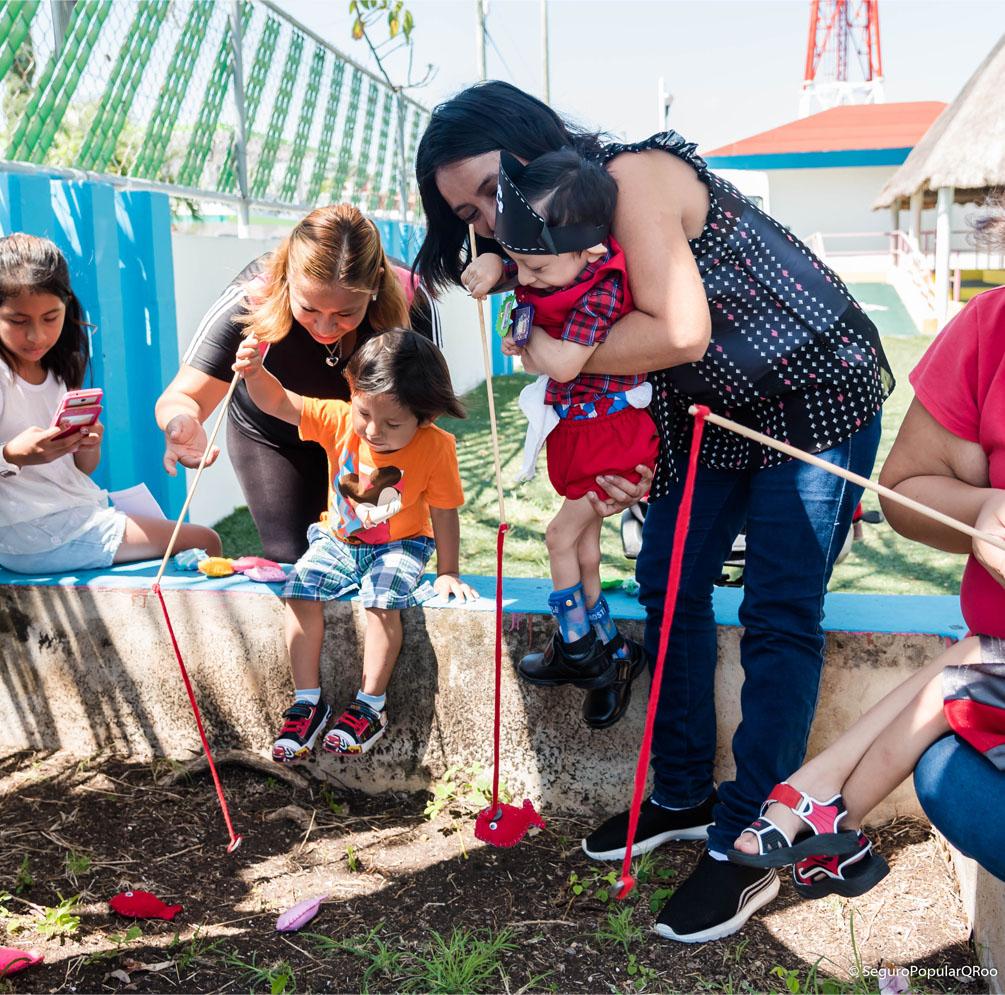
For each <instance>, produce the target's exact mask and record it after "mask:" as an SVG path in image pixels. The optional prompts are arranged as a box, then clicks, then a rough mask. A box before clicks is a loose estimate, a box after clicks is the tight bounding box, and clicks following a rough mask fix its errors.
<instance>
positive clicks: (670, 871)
mask: <svg viewBox="0 0 1005 995" xmlns="http://www.w3.org/2000/svg"><path fill="white" fill-rule="evenodd" d="M222 776H223V782H224V786H225V789H226V792H227V797H228V800H229V803H230V807H231V812H232V815H233V819H234V822H235V825H236V827H237V830H238V832H240V833H242V834H243V835H244V837H245V841H244V844H243V846H242V847H241V848H240V849H239V850H238V852H237V853H236V854H235V855H233V856H227V855H226V853H225V846H224V845H225V843H226V841H227V836H226V832H225V831H224V828H223V824H222V821H221V819H220V816H219V812H218V809H217V806H216V800H215V795H214V793H213V788H212V783H211V781H210V780H209V778H208V777H207V776H206V775H204V774H202V775H192V776H182V777H180V778H179V771H178V770H177V768H176V766H175V767H172V765H171V764H169V763H167V762H159V763H157V764H154V765H142V764H136V763H129V762H125V761H123V760H120V759H116V758H113V757H98V758H91V759H89V760H86V761H78V760H76V759H71V758H68V757H66V756H65V755H62V754H54V755H44V754H24V753H22V754H16V755H10V756H6V757H2V758H0V827H2V828H0V917H2V918H0V929H2V930H3V932H4V933H5V934H6V936H5V938H3V939H2V941H0V942H2V943H4V944H7V945H10V946H17V947H20V948H22V949H28V950H37V951H39V952H41V953H43V954H44V956H45V963H44V964H42V965H40V966H38V967H35V968H32V969H30V970H28V971H25V972H23V973H21V974H18V975H15V976H11V977H9V978H7V979H0V991H14V992H77V993H80V992H106V991H107V992H113V991H136V992H246V991H265V992H273V993H276V995H279V993H282V992H294V991H296V992H329V991H337V992H366V991H370V992H385V991H386V992H395V991H439V992H479V991H485V992H497V991H498V992H507V993H509V992H514V993H515V992H519V991H533V992H537V991H545V992H622V991H624V992H633V991H639V992H642V991H675V992H692V991H715V992H723V991H728V992H746V991H779V992H786V991H793V992H799V991H811V992H812V991H826V992H838V991H855V992H860V991H861V992H864V991H875V990H877V987H876V979H875V978H874V977H868V969H869V968H870V967H874V966H876V965H877V964H878V963H879V962H880V961H886V962H892V963H894V964H896V965H904V966H908V965H916V966H917V967H944V968H961V967H965V966H967V965H973V964H974V963H975V960H974V954H973V950H972V949H971V946H970V945H969V943H968V938H967V937H968V931H967V927H966V923H965V919H964V916H963V912H962V908H961V906H960V902H959V897H958V895H957V893H956V888H955V883H954V880H953V877H952V874H951V872H950V870H949V867H948V864H947V861H946V857H945V854H944V853H943V852H942V850H941V848H940V846H939V844H938V842H937V841H936V840H935V839H933V838H932V836H931V834H930V833H929V831H928V830H927V828H926V827H925V826H923V825H921V824H919V823H915V822H911V821H898V822H896V823H892V824H890V825H887V826H884V827H881V828H880V830H879V832H878V838H879V848H880V850H881V851H882V852H883V853H884V855H885V856H886V857H887V858H888V859H889V860H890V862H891V865H892V872H891V874H890V875H889V876H888V878H887V879H886V880H885V881H884V882H883V883H882V884H880V885H879V886H878V887H877V888H875V889H874V890H873V891H872V892H870V893H869V894H868V895H866V896H864V897H863V898H860V899H858V900H855V901H852V902H849V901H845V900H843V899H837V898H832V899H825V900H823V901H820V902H803V901H800V900H799V899H798V898H797V896H796V895H795V893H794V892H793V890H792V888H791V887H790V885H789V884H788V883H787V882H786V883H783V887H782V891H781V894H780V895H779V898H778V899H777V900H776V901H775V903H774V904H773V905H772V906H770V907H769V909H768V910H767V911H766V913H765V914H760V915H758V916H756V917H755V918H754V919H753V920H752V921H751V922H750V923H749V924H748V926H747V928H746V929H744V930H743V931H742V932H741V933H740V934H738V935H736V936H733V937H730V938H728V939H726V940H722V941H719V942H716V943H707V944H702V945H698V946H684V945H677V944H670V943H666V942H664V941H661V940H659V939H658V938H657V937H656V936H655V935H654V934H652V933H651V932H650V927H651V925H652V922H653V919H654V916H653V911H652V910H653V909H654V908H656V909H658V908H659V906H660V904H661V902H662V901H663V899H664V898H665V896H666V895H667V894H668V893H669V890H670V889H672V888H673V886H674V884H675V882H676V881H678V880H680V879H681V877H682V876H683V875H685V874H686V873H687V871H688V869H689V868H690V866H691V865H692V863H693V862H694V861H695V859H696V858H697V854H698V844H671V845H669V846H667V847H664V848H662V849H661V850H659V851H658V852H657V853H656V854H654V855H653V858H649V859H646V860H644V861H643V862H642V864H641V866H640V868H639V877H640V884H639V887H638V888H637V889H636V893H635V894H634V895H633V896H632V897H631V898H630V899H629V901H628V902H626V903H624V905H622V903H615V902H613V901H612V900H611V898H610V896H609V894H608V890H609V887H610V883H609V881H608V880H605V875H607V874H608V873H609V872H613V871H614V870H615V868H614V866H613V865H600V864H594V863H591V862H590V861H588V860H587V859H586V858H585V857H584V855H583V854H582V852H581V850H580V848H579V840H580V838H581V836H582V835H583V834H584V832H586V831H588V829H589V828H590V827H589V826H588V825H586V824H584V823H582V822H576V821H574V820H570V819H562V818H555V817H550V816H549V813H547V812H546V813H543V814H544V815H545V817H546V818H548V820H549V826H548V829H547V830H545V831H542V832H540V833H537V834H536V835H534V836H533V837H528V839H526V840H525V841H524V842H523V843H522V844H520V845H519V846H517V847H515V848H513V849H511V850H496V849H492V848H489V847H485V846H484V845H482V844H481V843H479V842H478V841H476V840H475V838H474V836H473V832H472V830H473V821H472V812H473V811H474V810H475V808H476V806H475V805H474V804H473V802H472V801H471V800H470V799H468V798H466V797H465V795H466V794H467V792H468V790H469V788H470V785H468V784H466V783H465V779H464V777H463V776H461V775H460V774H458V775H457V776H456V777H455V778H454V783H453V786H451V785H447V786H446V787H444V789H443V790H441V792H440V793H439V795H438V796H437V797H436V798H435V799H434V805H433V808H434V809H435V810H436V811H435V813H434V815H433V816H432V817H429V816H427V815H426V814H424V810H425V809H426V807H427V804H428V803H429V801H430V796H429V795H423V796H384V797H380V798H368V797H364V796H360V795H352V794H349V793H344V792H338V791H332V790H330V789H320V788H319V787H317V786H316V785H314V786H313V787H312V786H306V785H305V786H303V787H295V786H293V785H291V784H287V783H284V782H283V781H281V780H278V779H277V778H276V777H274V776H271V775H270V772H269V771H268V770H265V771H263V772H259V771H253V770H250V769H246V768H244V767H241V766H234V765H227V766H225V767H223V768H222ZM172 778H174V779H175V780H174V781H173V782H172ZM169 782H170V783H169ZM626 793H627V789H626ZM287 806H292V807H291V808H287ZM612 879H613V876H612ZM128 888H142V889H146V890H149V891H152V892H154V893H155V894H157V895H158V896H159V897H161V898H162V899H164V900H165V901H166V902H171V903H180V904H182V905H183V906H184V909H183V911H182V912H181V913H180V914H179V916H178V917H177V919H176V920H175V921H174V922H158V921H144V922H141V923H132V922H131V921H129V920H125V919H122V918H120V917H118V916H116V915H114V914H112V913H110V911H109V908H108V905H107V900H108V899H109V898H110V897H112V895H114V894H115V893H116V892H118V891H121V890H125V889H128ZM321 895H326V896H328V900H327V901H326V903H325V904H324V905H323V907H322V909H321V912H320V913H319V915H318V916H317V918H316V919H315V920H314V921H313V922H312V923H311V924H310V925H309V926H307V927H306V929H305V930H304V931H303V932H300V933H287V934H280V933H277V932H276V931H275V929H274V926H275V920H276V916H277V914H278V913H279V912H280V911H282V910H284V909H286V908H287V907H289V906H291V905H293V904H294V903H295V902H298V901H300V900H302V899H304V898H309V897H314V896H321ZM74 899H76V900H75V901H74ZM61 902H62V903H63V904H62V906H60V903H61ZM829 979H833V980H829ZM949 989H952V990H954V991H961V990H963V991H975V992H976V991H981V990H986V984H985V983H983V982H979V981H974V982H971V983H969V984H968V983H966V982H965V981H963V980H953V979H945V978H943V979H936V980H933V981H923V982H920V981H916V982H915V983H914V990H917V991H940V990H949Z"/></svg>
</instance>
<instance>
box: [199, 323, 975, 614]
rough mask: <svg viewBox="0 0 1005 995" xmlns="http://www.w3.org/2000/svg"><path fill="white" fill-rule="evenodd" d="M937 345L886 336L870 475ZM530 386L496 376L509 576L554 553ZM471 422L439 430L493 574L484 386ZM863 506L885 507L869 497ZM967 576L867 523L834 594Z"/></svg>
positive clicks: (469, 547)
mask: <svg viewBox="0 0 1005 995" xmlns="http://www.w3.org/2000/svg"><path fill="white" fill-rule="evenodd" d="M930 341H931V340H930V339H928V338H927V337H924V336H917V335H915V336H897V337H892V336H891V337H887V338H886V340H885V343H884V344H885V346H886V350H887V355H888V356H889V358H890V363H891V365H892V366H893V371H894V374H895V376H896V378H897V389H896V390H895V391H894V393H893V396H892V397H891V398H890V400H889V401H888V402H887V405H886V409H885V412H884V428H883V439H882V442H881V443H880V449H879V456H878V458H877V460H876V470H875V472H874V474H873V479H875V477H876V476H878V474H879V468H880V467H881V466H882V465H883V460H884V459H885V458H886V455H887V453H888V452H889V451H890V446H891V445H892V444H893V440H894V437H895V436H896V434H897V427H898V426H899V425H900V423H901V421H902V420H903V418H904V415H905V413H906V412H907V409H908V407H909V405H910V403H911V398H912V397H913V396H914V395H913V392H912V390H911V386H910V384H909V383H908V380H907V377H908V374H909V373H910V371H911V369H912V368H913V367H914V365H915V363H917V361H918V359H919V358H920V357H921V354H922V353H923V352H924V350H925V348H926V347H927V346H928V344H929V342H930ZM531 380H532V378H531V377H529V376H526V375H525V374H513V375H512V376H507V377H499V378H497V379H496V380H495V382H494V389H495V402H496V413H497V416H498V418H499V437H500V456H501V461H502V467H503V481H504V485H505V488H506V514H507V517H508V518H509V522H510V530H509V532H508V533H507V536H506V575H507V576H508V577H547V576H548V554H547V550H546V549H545V545H544V540H543V536H544V529H545V526H546V525H547V524H548V522H549V521H550V520H551V518H552V516H553V515H554V513H555V512H556V511H557V509H558V504H559V498H558V497H557V496H556V495H555V494H554V493H553V492H552V490H551V485H550V483H549V482H548V474H547V471H546V470H545V468H544V458H543V457H542V458H541V461H540V464H539V466H540V470H539V472H538V475H537V477H535V479H534V480H532V481H530V482H528V483H523V484H517V483H516V482H515V480H516V476H517V474H518V473H519V470H520V464H521V462H522V457H523V438H524V424H525V423H524V419H523V415H522V414H521V413H520V409H519V407H518V406H517V397H518V395H519V393H520V391H521V389H522V388H523V387H524V385H525V384H527V383H529V382H530V381H531ZM464 403H465V405H466V407H467V410H468V417H467V418H466V419H464V420H454V419H450V418H443V419H441V420H440V421H439V422H438V424H439V425H441V426H442V427H443V428H444V429H446V430H447V431H448V432H452V433H453V434H454V435H456V436H457V441H458V456H459V459H460V468H461V480H462V482H463V484H464V494H465V497H466V499H467V503H466V505H465V506H464V508H463V509H462V511H461V533H462V539H461V570H462V571H463V572H464V573H469V574H487V575H492V574H494V573H495V556H496V527H497V524H498V518H499V512H498V501H497V499H496V489H495V482H494V480H493V472H492V442H491V435H490V432H489V418H488V402H487V400H486V394H485V387H484V385H483V386H481V387H478V388H477V389H475V390H473V391H472V392H471V393H470V394H468V395H466V396H465V398H464ZM863 504H864V506H865V508H866V509H875V508H878V507H879V500H878V499H877V498H876V497H875V496H874V495H872V494H867V495H866V497H865V499H864V501H863ZM214 528H215V529H216V530H217V532H219V533H220V537H221V538H222V539H223V550H224V555H225V556H243V555H261V552H262V547H261V542H260V541H259V538H258V533H257V532H256V530H255V526H254V524H253V522H252V521H251V516H250V515H249V514H248V510H247V508H239V509H238V510H237V511H235V512H233V513H232V514H231V515H228V516H227V517H226V518H225V519H223V520H222V521H220V522H218V523H217V524H216V525H215V526H214ZM603 551H604V557H603V565H602V567H601V570H602V575H603V577H604V579H605V580H608V579H611V580H613V579H617V578H621V579H623V578H626V577H631V576H633V574H634V564H633V562H632V561H630V560H626V559H625V558H624V557H623V556H622V555H621V538H620V533H619V517H618V516H617V515H615V516H613V517H611V518H609V519H607V521H606V522H605V523H604V533H603ZM962 570H963V559H962V557H958V556H952V555H950V554H948V553H941V552H939V551H938V550H934V549H929V548H928V547H926V546H921V545H919V544H918V543H913V542H909V541H908V540H906V539H903V538H901V537H900V536H898V535H897V534H896V533H894V532H893V530H892V529H891V528H890V527H889V526H888V525H886V524H885V523H884V524H882V525H866V526H865V537H864V539H863V540H862V541H860V542H856V543H855V546H854V548H853V551H852V553H851V555H850V556H849V557H848V559H846V560H845V561H844V563H841V564H839V565H838V567H837V568H836V569H835V571H834V578H833V580H832V582H831V586H830V589H831V590H832V591H847V592H853V593H856V594H956V593H957V591H958V587H959V578H960V574H961V572H962Z"/></svg>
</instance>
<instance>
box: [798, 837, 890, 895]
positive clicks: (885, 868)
mask: <svg viewBox="0 0 1005 995" xmlns="http://www.w3.org/2000/svg"><path fill="white" fill-rule="evenodd" d="M889 873H890V865H889V864H888V863H887V862H886V861H885V860H884V859H883V858H882V857H881V856H880V855H879V854H878V853H876V852H875V851H874V850H873V849H872V843H871V842H870V841H869V837H868V836H866V835H865V833H863V832H861V831H859V834H858V849H857V850H856V851H855V852H854V853H852V854H844V855H842V854H838V855H837V856H832V857H824V856H812V857H807V858H806V859H805V860H800V861H798V862H797V863H795V864H793V865H792V884H793V886H794V887H795V889H796V891H797V892H798V893H799V895H800V897H802V898H811V899H812V898H824V897H825V896H827V895H841V896H843V897H844V898H857V897H858V896H859V895H864V894H865V893H866V892H867V891H868V890H869V889H870V888H874V887H875V886H876V885H877V884H879V882H880V881H882V880H883V878H885V877H886V876H887V874H889Z"/></svg>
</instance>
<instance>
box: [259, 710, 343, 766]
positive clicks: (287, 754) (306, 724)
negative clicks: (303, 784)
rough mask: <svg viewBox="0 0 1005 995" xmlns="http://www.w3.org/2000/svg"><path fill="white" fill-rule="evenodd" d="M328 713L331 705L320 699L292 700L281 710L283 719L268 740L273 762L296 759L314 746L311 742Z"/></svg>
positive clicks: (319, 732) (280, 762) (302, 756)
mask: <svg viewBox="0 0 1005 995" xmlns="http://www.w3.org/2000/svg"><path fill="white" fill-rule="evenodd" d="M331 717H332V710H331V706H330V705H326V704H325V703H324V702H323V701H319V702H318V703H317V704H316V705H312V704H311V703H310V702H307V701H295V702H293V704H292V705H291V706H290V707H289V708H287V709H286V711H285V712H283V718H284V719H285V720H286V721H285V722H283V727H282V729H280V730H279V736H278V737H277V738H276V741H275V742H274V743H273V744H272V759H273V760H275V761H276V763H277V764H295V763H299V762H300V761H301V760H303V759H304V758H305V757H306V756H307V755H308V754H309V753H310V752H311V750H313V749H314V743H315V742H316V741H317V738H318V736H320V735H321V733H322V732H324V728H325V726H326V725H328V722H329V721H330V720H331Z"/></svg>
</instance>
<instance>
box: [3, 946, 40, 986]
mask: <svg viewBox="0 0 1005 995" xmlns="http://www.w3.org/2000/svg"><path fill="white" fill-rule="evenodd" d="M41 963H42V955H41V954H37V953H35V952H34V951H32V952H29V951H27V950H18V949H17V948H15V947H0V978H6V977H7V975H8V974H17V972H18V971H23V970H24V969H25V968H26V967H34V966H35V965H36V964H41Z"/></svg>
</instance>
